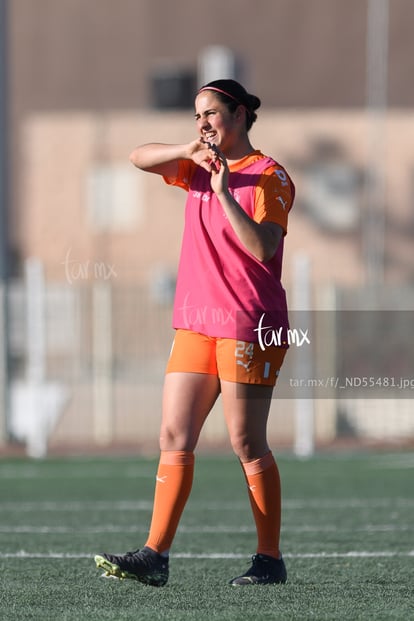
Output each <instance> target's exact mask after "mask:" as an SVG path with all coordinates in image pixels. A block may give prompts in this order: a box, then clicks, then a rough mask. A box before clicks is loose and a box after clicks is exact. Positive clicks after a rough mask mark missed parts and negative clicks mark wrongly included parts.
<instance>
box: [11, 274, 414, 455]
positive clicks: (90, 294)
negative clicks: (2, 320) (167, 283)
mask: <svg viewBox="0 0 414 621" xmlns="http://www.w3.org/2000/svg"><path fill="white" fill-rule="evenodd" d="M372 296H373V297H372ZM372 296H370V295H369V292H367V290H364V292H363V293H361V292H360V291H350V292H342V293H341V292H336V295H335V299H336V305H337V306H336V308H335V310H329V311H312V312H311V313H309V312H308V313H305V314H304V312H303V311H300V312H292V313H291V326H292V334H291V337H292V341H293V342H292V343H291V350H290V351H289V354H288V356H287V358H286V364H285V366H284V367H283V369H282V373H281V377H280V379H279V384H278V388H277V390H276V391H275V399H274V400H273V403H272V409H271V417H270V424H269V434H270V437H271V440H272V442H275V443H276V444H277V445H279V446H283V447H290V448H293V447H295V445H296V444H297V439H298V434H300V433H301V432H302V434H303V425H304V424H305V425H306V428H307V431H306V433H307V434H310V435H311V436H312V437H311V438H309V446H313V445H315V444H316V445H329V444H334V443H335V442H338V441H343V440H347V441H352V442H354V443H357V444H358V443H364V444H365V445H366V444H367V443H368V444H369V443H372V442H375V443H378V442H379V443H385V442H393V443H394V444H396V445H398V444H401V443H406V442H409V441H412V440H414V415H413V413H412V412H413V408H412V406H413V399H412V397H411V395H414V365H413V356H414V344H413V340H414V326H413V325H412V323H413V313H412V312H411V311H406V310H404V309H403V307H401V310H398V311H389V310H383V311H377V310H376V311H374V312H373V311H372V308H373V304H374V303H375V304H378V303H379V304H380V305H381V304H382V306H383V307H384V306H386V302H387V300H388V302H390V300H392V299H399V300H403V301H404V304H403V306H405V308H413V302H414V299H413V297H414V293H413V291H412V290H411V289H407V288H399V290H398V291H396V290H389V289H388V295H387V300H386V301H384V299H383V298H384V292H383V291H382V293H381V300H380V301H379V300H378V295H377V293H375V292H374V293H372ZM7 301H8V311H9V312H8V341H9V347H8V349H9V360H8V367H9V391H8V394H9V399H8V420H7V425H6V427H7V431H8V439H7V440H6V444H7V443H8V444H9V445H10V446H16V445H17V446H19V445H26V447H27V452H28V453H29V454H30V455H33V456H41V455H45V454H46V453H47V451H48V450H49V451H54V452H58V451H64V450H65V451H67V450H70V451H89V450H91V451H96V450H104V449H122V448H123V449H133V450H136V451H141V452H153V451H156V450H157V444H158V429H159V423H160V415H161V401H162V383H163V375H164V368H165V364H166V361H167V357H168V354H169V350H170V347H171V343H172V338H173V330H172V328H171V311H172V309H171V303H170V302H169V301H168V296H167V298H166V299H165V300H164V301H163V300H162V298H160V297H159V296H158V297H157V296H155V297H154V295H153V292H151V291H150V290H149V289H148V288H147V287H144V286H139V285H130V284H129V285H127V284H119V283H115V282H114V281H110V280H109V281H104V280H102V279H101V280H99V279H97V280H94V281H86V282H84V283H83V284H77V283H74V284H72V285H69V284H68V283H59V284H56V283H55V284H54V283H45V281H44V278H43V271H42V267H41V265H40V264H39V263H37V262H34V263H30V262H29V264H28V265H27V269H26V277H25V279H22V280H18V281H12V282H11V283H10V285H9V287H8V292H7ZM349 308H351V309H352V310H351V311H349V310H347V309H349ZM370 309H371V310H370ZM305 326H307V327H306V330H305ZM371 328H373V330H371ZM309 330H310V331H309ZM390 335H394V336H395V338H394V337H393V338H391V340H390V338H389V337H390ZM306 347H309V348H310V350H309V352H308V354H309V353H310V355H306V356H304V352H305V348H306ZM303 359H306V360H309V361H310V362H309V365H310V366H309V368H304V366H303ZM400 380H404V381H405V384H404V385H397V384H398V383H401V382H400ZM220 407H221V406H220V403H219V402H218V404H217V406H215V408H214V411H213V413H212V414H211V416H210V417H209V420H208V421H207V425H206V428H205V430H203V434H202V443H204V445H205V446H206V447H207V448H209V449H213V448H214V449H217V448H221V447H223V446H224V445H225V444H226V442H227V432H226V429H225V425H224V420H223V416H222V415H221V411H220ZM298 411H300V412H301V414H302V416H301V417H298ZM303 412H305V419H304V418H303ZM306 417H307V419H306ZM306 421H307V422H306ZM298 427H300V428H298Z"/></svg>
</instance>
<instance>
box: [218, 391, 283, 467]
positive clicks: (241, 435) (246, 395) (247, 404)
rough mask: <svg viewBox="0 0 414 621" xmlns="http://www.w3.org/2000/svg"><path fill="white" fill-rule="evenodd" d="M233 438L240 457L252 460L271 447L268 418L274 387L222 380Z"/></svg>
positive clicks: (234, 447)
mask: <svg viewBox="0 0 414 621" xmlns="http://www.w3.org/2000/svg"><path fill="white" fill-rule="evenodd" d="M221 393H222V401H223V410H224V416H225V419H226V424H227V429H228V432H229V436H230V442H231V445H232V447H233V450H234V452H235V453H236V455H237V456H238V457H239V459H240V460H241V461H242V462H244V461H251V460H253V459H259V458H260V457H263V455H265V454H266V453H267V452H268V451H269V445H268V443H267V421H268V418H269V410H270V404H271V400H272V393H273V387H272V386H260V385H252V384H240V383H236V382H227V381H224V380H222V381H221Z"/></svg>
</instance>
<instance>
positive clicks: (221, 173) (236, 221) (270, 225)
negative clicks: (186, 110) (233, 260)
mask: <svg viewBox="0 0 414 621" xmlns="http://www.w3.org/2000/svg"><path fill="white" fill-rule="evenodd" d="M214 160H215V161H216V162H219V165H217V167H215V168H213V169H212V173H211V187H212V189H213V191H214V192H215V193H216V196H217V198H218V199H219V201H220V203H221V205H222V207H223V209H224V211H225V213H226V216H227V217H228V219H229V222H230V224H231V225H232V227H233V229H234V231H235V233H236V235H237V237H238V238H239V239H240V241H241V242H242V244H243V245H244V246H245V247H246V248H247V250H249V252H251V253H252V254H253V255H254V256H255V257H256V259H258V260H259V261H261V262H262V263H265V262H266V261H269V260H270V259H271V258H272V257H273V256H274V254H275V252H276V250H277V248H278V246H279V243H280V240H281V238H282V236H283V229H282V227H281V226H280V225H279V224H276V223H275V222H261V223H259V222H255V221H254V220H252V218H250V217H249V216H248V215H247V213H246V212H245V211H244V210H243V209H242V208H241V206H240V205H239V203H238V202H237V201H236V200H235V199H234V198H233V196H232V195H231V194H230V192H229V189H228V177H229V168H228V164H227V160H226V158H225V157H224V155H223V154H222V153H220V152H218V151H216V154H215V158H214Z"/></svg>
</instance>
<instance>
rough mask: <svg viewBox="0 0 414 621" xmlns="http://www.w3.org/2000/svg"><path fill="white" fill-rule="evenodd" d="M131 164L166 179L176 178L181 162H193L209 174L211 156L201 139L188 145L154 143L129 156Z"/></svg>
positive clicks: (142, 146)
mask: <svg viewBox="0 0 414 621" xmlns="http://www.w3.org/2000/svg"><path fill="white" fill-rule="evenodd" d="M129 159H130V162H131V163H132V164H134V166H136V167H137V168H140V169H141V170H145V171H146V172H152V173H157V174H158V175H163V176H165V177H175V176H176V175H177V173H178V162H179V160H193V161H194V162H195V163H196V164H198V165H199V166H202V167H203V168H205V169H206V170H208V171H209V172H210V171H211V166H210V164H209V161H210V160H211V154H210V151H209V148H208V145H207V144H206V143H205V142H204V141H203V140H202V139H200V138H198V139H197V140H193V141H192V142H190V143H188V144H162V143H159V142H152V143H148V144H143V145H141V146H138V147H136V148H135V149H134V150H133V151H132V153H131V155H130V156H129Z"/></svg>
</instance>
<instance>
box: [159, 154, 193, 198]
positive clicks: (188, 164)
mask: <svg viewBox="0 0 414 621" xmlns="http://www.w3.org/2000/svg"><path fill="white" fill-rule="evenodd" d="M195 169H196V164H194V162H192V161H191V160H179V161H178V172H177V176H176V177H163V179H164V181H165V183H167V184H168V185H174V186H176V187H178V188H182V189H183V190H186V191H187V192H188V190H189V187H190V181H191V177H192V176H193V174H194V171H195Z"/></svg>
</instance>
